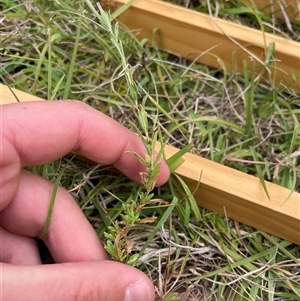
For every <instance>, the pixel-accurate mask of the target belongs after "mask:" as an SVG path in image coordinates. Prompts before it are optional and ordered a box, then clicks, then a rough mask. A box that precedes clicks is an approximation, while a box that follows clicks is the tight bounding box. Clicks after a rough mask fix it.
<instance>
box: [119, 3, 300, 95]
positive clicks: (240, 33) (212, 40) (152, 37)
mask: <svg viewBox="0 0 300 301" xmlns="http://www.w3.org/2000/svg"><path fill="white" fill-rule="evenodd" d="M115 2H116V4H117V5H118V6H121V5H123V4H125V3H127V2H128V0H116V1H115ZM118 20H119V21H120V22H121V23H123V24H124V25H125V26H126V28H128V29H130V30H131V31H133V32H134V33H135V34H136V36H137V38H138V39H140V40H142V39H144V38H146V39H148V41H149V44H150V45H156V46H157V47H158V48H160V49H163V50H166V51H168V52H170V53H173V54H175V55H178V56H181V57H184V58H186V59H189V60H191V61H193V60H195V61H198V62H200V63H202V64H205V65H208V66H212V67H214V68H218V69H222V68H223V66H221V63H220V61H221V62H222V63H223V64H224V66H225V68H226V70H227V71H230V72H231V71H235V72H236V71H237V72H242V73H243V70H244V66H243V62H244V61H246V62H247V64H248V69H249V70H251V67H250V66H251V65H252V64H254V66H255V70H256V74H258V73H259V72H261V71H262V70H265V71H264V78H266V79H267V78H271V79H272V80H273V82H274V83H275V84H276V86H277V88H279V87H281V88H282V89H285V90H289V89H294V90H295V91H297V92H300V68H299V66H300V55H299V54H300V45H299V43H297V42H295V41H292V40H287V39H284V38H281V37H278V36H275V35H272V34H267V33H266V34H263V33H262V31H259V30H255V29H252V28H248V27H246V26H241V25H239V24H235V23H232V22H228V21H225V20H221V19H218V18H211V17H210V16H208V15H205V14H202V13H198V12H195V11H192V10H189V9H185V8H183V7H180V6H176V5H172V4H170V3H166V2H162V1H157V0H136V1H134V2H133V4H132V5H131V6H130V8H129V9H127V10H126V11H125V12H124V13H123V14H121V15H120V16H119V18H118ZM270 43H275V56H274V57H273V58H272V59H271V61H269V64H268V71H267V70H266V68H265V67H264V62H265V59H266V57H267V56H266V55H267V51H266V50H267V48H268V46H269V45H270ZM261 62H262V63H261Z"/></svg>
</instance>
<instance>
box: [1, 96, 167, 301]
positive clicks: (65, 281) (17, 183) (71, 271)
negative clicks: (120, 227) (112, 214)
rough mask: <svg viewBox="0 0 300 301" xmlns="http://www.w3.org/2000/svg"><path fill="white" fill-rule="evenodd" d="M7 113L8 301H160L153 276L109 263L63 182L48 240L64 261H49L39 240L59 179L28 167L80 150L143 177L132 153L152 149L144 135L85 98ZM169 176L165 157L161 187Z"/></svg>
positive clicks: (4, 214)
mask: <svg viewBox="0 0 300 301" xmlns="http://www.w3.org/2000/svg"><path fill="white" fill-rule="evenodd" d="M0 116H1V128H0V132H1V133H0V137H1V140H0V147H1V156H0V170H1V172H0V211H1V212H0V239H1V248H0V261H1V262H2V263H1V266H0V267H1V271H0V275H1V292H0V299H1V301H6V300H7V301H19V300H22V301H27V300H30V301H35V300H38V301H41V300H51V301H60V300H62V301H73V300H84V301H88V300H91V301H92V300H97V301H121V300H126V301H153V300H154V289H153V285H152V283H151V282H150V280H149V279H148V277H147V276H146V275H144V274H143V273H142V272H140V271H138V270H137V269H135V268H132V267H130V266H126V265H123V264H120V263H117V262H112V261H109V260H107V255H106V253H105V251H104V248H103V246H102V245H101V243H100V241H99V238H98V237H97V235H96V233H95V231H94V230H93V228H92V227H91V225H90V224H89V223H88V221H87V220H86V218H85V216H84V215H83V213H82V212H81V210H80V208H79V207H78V205H77V204H76V203H75V201H74V200H73V198H72V196H71V195H70V194H68V193H67V192H66V190H64V189H63V188H61V187H60V188H59V189H58V191H57V194H56V199H55V205H54V209H53V213H52V219H51V223H50V226H49V230H48V233H47V234H46V236H45V237H44V238H43V240H44V242H45V244H46V245H47V247H48V248H49V250H50V252H51V255H52V257H53V259H54V260H55V262H56V264H52V265H41V259H40V256H39V252H38V249H37V246H36V244H35V241H34V239H33V237H39V236H40V235H41V233H42V230H43V227H44V224H45V221H46V217H47V212H48V207H49V200H50V198H51V194H52V190H53V183H51V182H50V181H48V180H46V179H43V178H41V177H39V176H37V175H34V174H32V173H30V172H28V171H25V170H22V168H23V167H24V166H29V165H36V164H44V163H48V162H51V161H54V160H56V159H58V158H60V157H62V156H63V155H65V154H67V153H68V152H70V151H71V150H73V151H75V152H77V153H78V154H80V155H82V156H84V157H87V158H88V159H90V160H92V161H94V162H97V163H100V164H113V165H114V166H115V167H116V168H118V169H119V170H120V171H121V172H123V173H124V174H125V175H127V176H128V177H130V178H131V179H133V180H135V181H139V171H141V170H143V167H142V166H141V164H140V163H139V162H138V160H137V159H136V158H135V157H134V156H132V155H130V154H127V153H125V151H127V150H131V151H135V152H137V153H139V154H141V155H143V154H144V153H145V151H144V146H143V145H142V143H141V141H140V139H139V138H138V136H136V135H135V134H134V133H132V132H131V131H129V130H127V129H125V128H124V127H123V126H122V125H120V124H119V123H117V122H116V121H114V120H112V119H110V118H109V117H107V116H106V115H104V114H102V113H100V112H98V111H96V110H94V109H92V108H91V107H89V106H87V105H85V104H83V103H81V102H77V101H55V102H27V103H17V104H10V105H3V106H0ZM168 177H169V170H168V167H167V165H166V164H165V163H164V162H162V166H161V171H160V175H159V177H158V180H157V185H158V186H159V185H161V184H163V183H164V182H165V181H166V180H167V178H168Z"/></svg>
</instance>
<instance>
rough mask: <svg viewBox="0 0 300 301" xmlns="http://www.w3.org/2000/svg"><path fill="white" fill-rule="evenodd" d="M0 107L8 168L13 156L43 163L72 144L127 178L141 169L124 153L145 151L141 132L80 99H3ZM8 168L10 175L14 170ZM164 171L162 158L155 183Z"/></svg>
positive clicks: (162, 179) (0, 160)
mask: <svg viewBox="0 0 300 301" xmlns="http://www.w3.org/2000/svg"><path fill="white" fill-rule="evenodd" d="M0 110H1V116H2V128H1V137H2V143H3V148H2V156H1V158H0V168H1V167H2V168H4V167H7V168H6V170H8V167H9V166H10V167H12V166H16V165H17V162H19V164H20V166H22V167H23V166H28V165H37V164H44V163H48V162H51V161H54V160H56V159H58V158H60V157H62V156H63V155H65V154H67V153H68V152H70V151H72V150H73V151H75V152H77V153H78V154H80V155H82V156H84V157H87V158H89V159H90V160H92V161H94V162H97V163H100V164H104V165H107V164H114V166H115V167H116V168H118V169H119V170H120V171H121V172H123V173H124V174H125V175H127V176H128V177H130V178H131V179H133V180H135V181H138V182H139V181H140V175H139V172H140V171H142V170H144V167H143V166H142V165H141V164H140V163H139V162H138V160H137V159H136V158H135V157H134V156H132V155H131V154H128V153H126V152H127V151H135V152H137V153H138V154H140V155H142V156H143V155H144V154H145V148H144V145H143V144H142V142H141V140H140V138H139V137H138V136H137V135H135V134H134V133H133V132H131V131H130V130H128V129H126V128H125V127H123V126H122V125H121V124H119V123H118V122H116V121H115V120H113V119H111V118H110V117H108V116H106V115H105V114H103V113H101V112H99V111H97V110H95V109H93V108H91V107H90V106H88V105H86V104H84V103H82V102H79V101H53V102H43V101H41V102H25V103H16V104H8V105H2V106H1V107H0ZM9 170H10V172H9V173H8V174H7V176H8V177H9V174H11V173H12V169H11V168H10V169H9ZM3 174H4V172H3ZM4 176H5V174H4ZM11 176H13V175H11ZM168 177H169V169H168V167H167V165H166V163H164V162H162V165H161V170H160V175H159V177H158V179H157V185H161V184H163V183H164V182H165V181H166V180H167V178H168ZM5 180H9V179H5V178H4V183H5ZM2 184H3V183H2Z"/></svg>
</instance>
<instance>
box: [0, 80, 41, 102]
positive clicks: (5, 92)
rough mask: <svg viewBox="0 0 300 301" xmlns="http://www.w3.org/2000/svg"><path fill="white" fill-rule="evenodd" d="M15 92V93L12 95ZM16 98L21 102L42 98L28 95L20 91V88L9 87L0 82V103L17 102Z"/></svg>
mask: <svg viewBox="0 0 300 301" xmlns="http://www.w3.org/2000/svg"><path fill="white" fill-rule="evenodd" d="M14 93H15V95H14ZM16 97H17V98H18V100H19V101H20V102H21V101H22V102H23V101H38V100H42V99H41V98H39V97H36V96H33V95H30V94H28V93H25V92H22V91H20V90H16V89H9V88H8V87H7V86H5V85H2V84H1V83H0V105H3V104H7V103H13V102H18V100H17V98H16Z"/></svg>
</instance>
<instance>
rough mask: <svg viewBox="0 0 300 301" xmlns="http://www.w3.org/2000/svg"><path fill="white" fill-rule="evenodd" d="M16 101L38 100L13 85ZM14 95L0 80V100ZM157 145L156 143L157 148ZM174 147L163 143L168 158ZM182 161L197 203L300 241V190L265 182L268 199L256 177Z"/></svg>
mask: <svg viewBox="0 0 300 301" xmlns="http://www.w3.org/2000/svg"><path fill="white" fill-rule="evenodd" d="M13 91H14V93H15V94H16V95H17V97H18V98H19V100H20V101H35V100H41V99H40V98H38V97H35V96H32V95H29V94H27V93H24V92H21V91H18V90H15V89H13ZM14 102H16V98H15V96H14V94H13V93H12V92H11V90H10V89H8V87H6V86H4V85H1V84H0V103H1V104H7V103H14ZM159 148H160V145H159V144H158V145H157V149H159ZM177 151H178V149H176V148H174V147H172V146H168V145H167V146H166V148H165V153H166V157H167V158H169V157H170V156H172V155H173V154H174V153H176V152H177ZM183 158H184V160H185V162H184V163H183V164H182V165H181V166H180V167H179V168H178V169H177V171H176V173H177V174H178V175H179V176H181V177H182V178H183V179H184V180H185V182H186V184H187V185H188V186H189V187H190V189H191V190H192V191H193V190H194V189H195V188H196V187H197V185H198V181H199V179H200V174H202V176H201V183H200V186H199V188H198V190H197V191H196V192H195V198H196V201H197V203H198V205H199V206H202V207H204V208H207V209H210V210H212V211H215V212H218V213H219V214H221V215H225V216H227V217H229V218H232V219H234V220H237V221H239V222H242V223H244V224H246V225H249V226H252V227H254V228H257V229H259V230H262V231H265V232H267V233H271V234H274V235H276V236H278V237H281V238H284V239H286V240H288V241H291V242H294V243H296V244H299V245H300V194H299V193H297V192H291V191H290V190H288V189H286V188H283V187H281V186H278V185H275V184H272V183H269V182H266V186H267V190H268V193H269V195H270V200H269V199H268V198H267V196H266V194H265V192H264V190H263V188H262V185H261V183H260V180H259V179H258V178H256V177H254V176H250V175H247V174H245V173H242V172H240V171H237V170H234V169H232V168H229V167H226V166H223V165H221V164H218V163H215V162H212V161H210V160H207V159H204V158H201V157H199V156H196V155H193V154H186V155H185V156H184V157H183Z"/></svg>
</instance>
